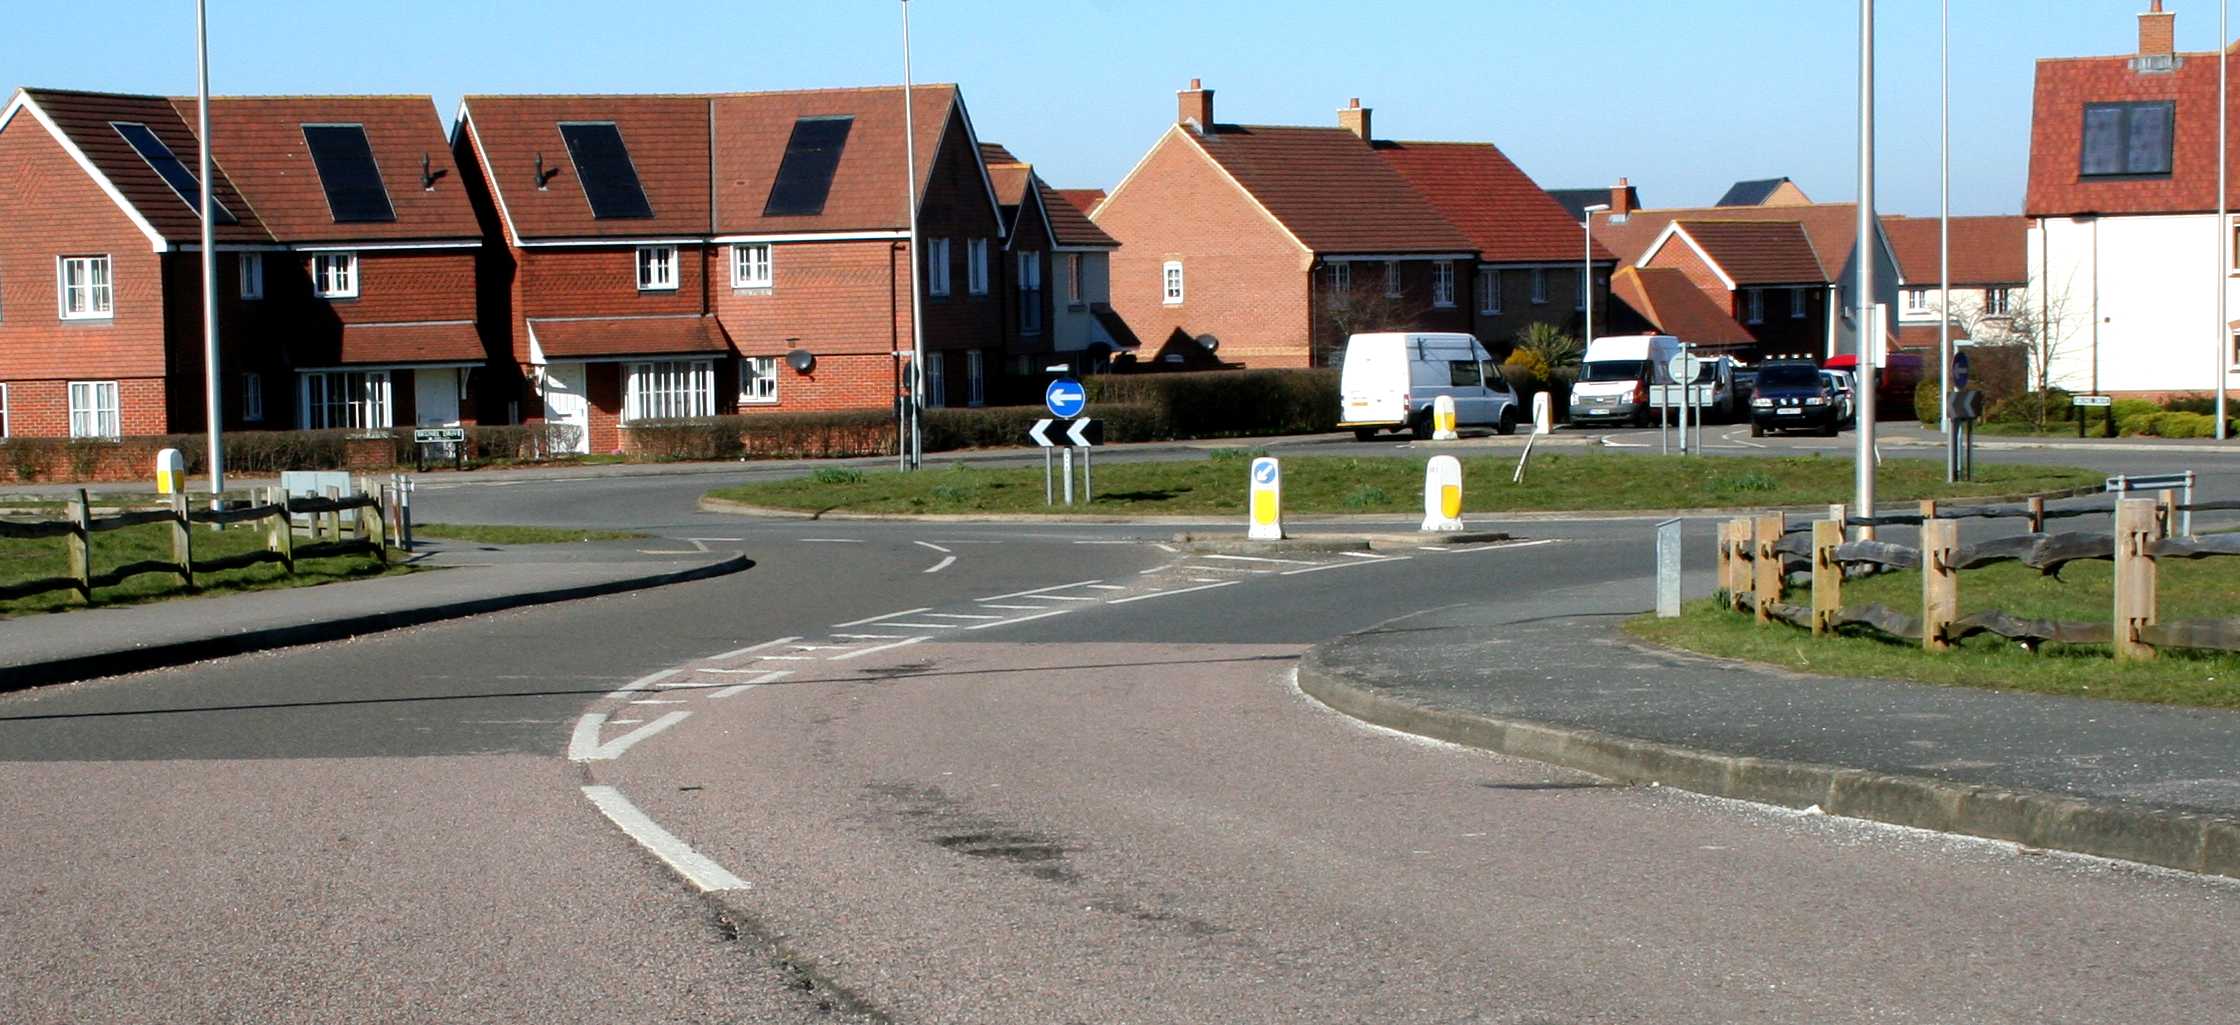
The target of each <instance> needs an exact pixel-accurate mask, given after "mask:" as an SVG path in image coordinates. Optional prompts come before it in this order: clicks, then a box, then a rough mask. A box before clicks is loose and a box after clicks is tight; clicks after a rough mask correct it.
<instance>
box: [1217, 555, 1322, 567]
mask: <svg viewBox="0 0 2240 1025" xmlns="http://www.w3.org/2000/svg"><path fill="white" fill-rule="evenodd" d="M1204 558H1208V559H1220V560H1222V561H1223V562H1280V563H1283V564H1285V565H1288V566H1312V565H1314V563H1312V562H1309V561H1307V560H1305V559H1269V558H1263V557H1261V556H1258V555H1208V556H1204Z"/></svg>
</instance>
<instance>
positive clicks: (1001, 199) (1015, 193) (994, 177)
mask: <svg viewBox="0 0 2240 1025" xmlns="http://www.w3.org/2000/svg"><path fill="white" fill-rule="evenodd" d="M1033 178H1034V169H1033V168H1030V167H1028V166H1027V165H1025V164H1020V163H1009V164H996V163H991V164H989V165H988V180H989V182H990V183H992V184H994V185H995V187H996V203H997V204H998V205H1000V206H1018V205H1019V202H1020V201H1021V200H1024V199H1025V198H1027V184H1028V182H1029V181H1030V180H1031V179H1033Z"/></svg>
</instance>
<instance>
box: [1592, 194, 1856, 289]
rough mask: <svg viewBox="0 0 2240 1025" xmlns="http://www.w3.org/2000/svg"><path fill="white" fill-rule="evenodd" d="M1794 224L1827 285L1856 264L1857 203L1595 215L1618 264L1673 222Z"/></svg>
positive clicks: (1600, 237) (1598, 234)
mask: <svg viewBox="0 0 2240 1025" xmlns="http://www.w3.org/2000/svg"><path fill="white" fill-rule="evenodd" d="M1680 220H1684V221H1689V222H1693V223H1701V222H1707V221H1755V222H1762V221H1792V222H1795V223H1796V224H1798V225H1799V226H1801V227H1803V228H1804V233H1805V236H1806V237H1807V238H1809V239H1811V240H1812V250H1813V252H1815V253H1817V254H1819V257H1820V266H1821V270H1822V271H1824V272H1825V273H1826V275H1827V276H1826V277H1823V278H1821V279H1820V280H1822V281H1830V280H1834V277H1835V275H1837V274H1839V273H1841V272H1842V270H1843V268H1844V266H1845V265H1846V264H1848V263H1850V261H1851V248H1852V244H1853V243H1854V242H1855V241H1856V240H1857V239H1858V234H1859V206H1858V204H1856V203H1814V204H1811V205H1809V206H1714V207H1694V208H1688V209H1670V210H1635V211H1634V212H1633V213H1632V214H1630V215H1628V216H1627V217H1626V219H1625V220H1622V221H1613V220H1612V219H1611V217H1610V214H1609V213H1608V212H1607V211H1605V212H1603V213H1598V214H1596V215H1594V238H1595V241H1597V242H1605V241H1607V242H1608V243H1609V244H1610V251H1611V252H1613V253H1616V254H1617V256H1618V259H1620V260H1623V261H1625V262H1627V263H1633V262H1636V261H1638V260H1640V259H1641V255H1642V253H1643V252H1645V251H1646V250H1647V249H1648V248H1649V245H1650V244H1651V243H1653V242H1655V241H1656V240H1657V236H1659V235H1661V234H1663V233H1664V228H1665V225H1667V224H1670V223H1672V222H1673V221H1680Z"/></svg>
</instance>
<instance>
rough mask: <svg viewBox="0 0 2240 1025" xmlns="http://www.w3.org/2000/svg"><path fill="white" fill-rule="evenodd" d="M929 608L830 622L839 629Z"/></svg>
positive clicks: (913, 614)
mask: <svg viewBox="0 0 2240 1025" xmlns="http://www.w3.org/2000/svg"><path fill="white" fill-rule="evenodd" d="M931 608H933V606H931V605H928V606H925V607H924V608H916V609H903V610H902V611H900V612H889V613H887V614H886V615H884V616H870V617H868V618H864V619H851V620H848V621H847V622H845V623H834V624H832V628H833V629H835V630H840V629H844V628H846V627H851V626H862V625H864V624H865V623H876V622H878V621H880V620H882V619H893V618H895V617H897V616H915V615H917V614H918V613H920V612H924V611H927V610H928V609H931ZM788 639H789V640H793V639H797V638H788Z"/></svg>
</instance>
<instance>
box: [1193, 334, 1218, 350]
mask: <svg viewBox="0 0 2240 1025" xmlns="http://www.w3.org/2000/svg"><path fill="white" fill-rule="evenodd" d="M1198 344H1199V345H1202V346H1204V347H1205V350H1206V351H1207V352H1213V351H1215V350H1217V349H1219V348H1221V339H1219V338H1215V337H1214V336H1212V335H1199V336H1198Z"/></svg>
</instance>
